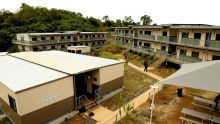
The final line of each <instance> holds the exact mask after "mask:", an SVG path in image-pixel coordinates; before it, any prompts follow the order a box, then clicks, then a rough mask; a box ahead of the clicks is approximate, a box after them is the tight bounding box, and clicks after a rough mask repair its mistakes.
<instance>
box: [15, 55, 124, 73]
mask: <svg viewBox="0 0 220 124" xmlns="http://www.w3.org/2000/svg"><path fill="white" fill-rule="evenodd" d="M11 55H12V56H15V57H18V58H21V59H24V60H27V61H31V62H33V63H37V64H39V65H43V66H46V67H49V68H52V69H55V70H59V71H62V72H65V73H68V74H77V73H83V72H86V71H88V70H94V69H97V68H101V67H104V66H108V65H112V64H118V63H122V62H121V61H117V60H111V59H104V58H99V57H93V56H88V55H82V54H72V53H68V52H61V51H43V52H21V53H14V54H11Z"/></svg>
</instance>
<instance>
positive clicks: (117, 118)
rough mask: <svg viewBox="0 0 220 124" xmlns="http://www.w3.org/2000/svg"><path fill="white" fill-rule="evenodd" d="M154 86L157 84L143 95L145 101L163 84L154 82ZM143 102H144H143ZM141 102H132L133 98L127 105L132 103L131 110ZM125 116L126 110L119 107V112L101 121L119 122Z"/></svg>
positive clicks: (107, 122)
mask: <svg viewBox="0 0 220 124" xmlns="http://www.w3.org/2000/svg"><path fill="white" fill-rule="evenodd" d="M155 85H156V86H158V88H157V89H152V88H151V89H149V90H148V91H149V93H148V94H147V96H146V97H145V98H146V101H147V100H149V98H151V97H152V96H153V94H156V93H158V92H159V91H160V90H161V89H162V88H163V85H162V84H159V83H156V84H155ZM143 103H144V102H143ZM143 103H139V104H138V102H134V100H132V101H130V102H129V103H127V104H129V105H132V107H133V110H134V109H136V108H137V107H138V106H139V105H141V104H143ZM124 117H126V112H125V111H124V110H123V108H121V114H120V113H119V112H118V113H117V112H116V113H115V115H112V117H111V118H109V119H107V120H106V121H105V122H103V123H102V124H115V123H117V122H119V121H120V120H121V119H122V118H124Z"/></svg>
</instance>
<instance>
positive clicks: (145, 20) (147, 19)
mask: <svg viewBox="0 0 220 124" xmlns="http://www.w3.org/2000/svg"><path fill="white" fill-rule="evenodd" d="M140 20H141V21H142V24H143V25H150V23H151V22H152V19H151V17H150V16H148V15H143V16H142V17H141V19H140Z"/></svg>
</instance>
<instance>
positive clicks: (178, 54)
mask: <svg viewBox="0 0 220 124" xmlns="http://www.w3.org/2000/svg"><path fill="white" fill-rule="evenodd" d="M176 58H177V59H179V58H180V49H179V48H177V49H176Z"/></svg>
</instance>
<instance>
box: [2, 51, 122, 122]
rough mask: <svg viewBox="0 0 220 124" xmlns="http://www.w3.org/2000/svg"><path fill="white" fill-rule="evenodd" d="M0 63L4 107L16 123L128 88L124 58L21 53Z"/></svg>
mask: <svg viewBox="0 0 220 124" xmlns="http://www.w3.org/2000/svg"><path fill="white" fill-rule="evenodd" d="M0 68H1V70H0V110H1V111H2V112H3V113H4V114H5V115H7V117H8V118H9V119H10V120H11V121H12V122H14V123H15V124H41V123H48V122H51V120H54V119H56V118H58V117H60V116H62V115H65V114H68V113H70V112H75V111H77V109H78V108H79V107H80V106H84V105H85V106H87V104H88V103H90V102H91V101H93V100H96V101H97V100H99V98H100V97H102V98H103V99H105V97H107V96H108V94H109V93H111V94H115V93H117V92H116V91H118V90H120V89H121V90H122V89H123V88H122V87H123V78H124V63H123V62H121V61H116V60H108V59H103V58H98V57H92V56H87V55H80V54H73V53H68V52H62V51H42V52H20V53H14V54H9V55H5V56H0ZM97 91H98V92H97ZM99 96H100V97H99ZM85 99H87V100H88V99H89V101H85Z"/></svg>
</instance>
